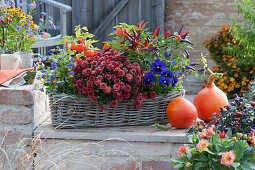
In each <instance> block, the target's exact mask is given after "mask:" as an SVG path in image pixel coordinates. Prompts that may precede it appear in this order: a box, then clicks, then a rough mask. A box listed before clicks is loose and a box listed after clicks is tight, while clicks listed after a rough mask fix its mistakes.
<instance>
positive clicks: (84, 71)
mask: <svg viewBox="0 0 255 170" xmlns="http://www.w3.org/2000/svg"><path fill="white" fill-rule="evenodd" d="M91 73H92V70H91V68H86V69H83V70H82V75H83V76H87V77H88V76H90V75H91Z"/></svg>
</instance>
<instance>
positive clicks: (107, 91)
mask: <svg viewBox="0 0 255 170" xmlns="http://www.w3.org/2000/svg"><path fill="white" fill-rule="evenodd" d="M111 92H112V88H111V87H109V86H107V87H106V88H105V89H104V93H105V94H110V93H111Z"/></svg>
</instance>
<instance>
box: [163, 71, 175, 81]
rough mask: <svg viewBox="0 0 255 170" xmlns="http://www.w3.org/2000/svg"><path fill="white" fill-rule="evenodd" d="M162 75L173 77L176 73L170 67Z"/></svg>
mask: <svg viewBox="0 0 255 170" xmlns="http://www.w3.org/2000/svg"><path fill="white" fill-rule="evenodd" d="M161 76H163V77H166V78H170V79H171V78H173V76H174V73H173V72H172V71H170V70H168V69H165V70H164V71H163V72H162V73H161Z"/></svg>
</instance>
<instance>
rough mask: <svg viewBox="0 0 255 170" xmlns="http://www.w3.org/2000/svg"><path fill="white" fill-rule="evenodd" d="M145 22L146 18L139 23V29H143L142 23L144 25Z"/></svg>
mask: <svg viewBox="0 0 255 170" xmlns="http://www.w3.org/2000/svg"><path fill="white" fill-rule="evenodd" d="M143 22H144V20H142V21H141V22H140V24H138V28H139V29H141V27H142V25H143Z"/></svg>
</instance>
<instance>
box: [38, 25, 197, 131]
mask: <svg viewBox="0 0 255 170" xmlns="http://www.w3.org/2000/svg"><path fill="white" fill-rule="evenodd" d="M145 25H146V24H144V25H143V23H140V24H139V25H138V26H129V25H127V24H121V25H119V26H117V27H116V28H117V29H116V31H115V32H114V33H113V34H117V36H116V39H115V40H113V41H112V42H107V43H106V44H105V45H104V48H103V49H102V50H97V49H94V48H93V46H92V43H94V42H96V41H95V40H92V39H91V38H92V37H93V35H92V34H90V33H89V32H88V30H87V29H86V28H85V27H83V28H80V27H79V26H78V27H76V28H75V33H76V34H75V38H73V37H71V36H66V37H64V38H65V39H64V40H63V41H62V42H61V43H64V42H65V43H66V49H64V50H63V51H62V52H60V53H59V54H57V56H56V57H55V58H53V60H51V61H49V62H51V64H50V66H49V69H48V71H47V70H45V69H43V70H42V75H41V76H39V77H38V78H39V79H42V80H43V79H44V85H45V86H46V91H47V92H50V100H51V102H52V106H51V111H52V120H53V124H54V125H58V126H60V127H84V126H86V127H102V126H121V125H142V124H152V123H155V122H168V120H167V117H166V114H165V110H166V106H167V104H168V103H169V101H170V100H171V99H172V98H173V97H176V96H183V95H184V92H183V91H182V90H183V87H182V82H183V79H184V78H185V75H186V74H187V73H188V72H192V73H193V72H195V70H196V69H195V67H194V66H196V65H198V64H199V63H191V62H190V61H189V54H188V52H187V51H185V55H175V54H172V53H174V49H176V48H182V47H186V45H189V44H192V43H191V42H190V41H188V39H187V34H188V33H184V34H181V30H180V31H179V33H173V34H170V33H167V34H165V35H160V34H159V29H157V30H156V31H155V33H154V35H153V36H152V35H151V34H150V33H149V32H148V31H146V29H145ZM128 32H129V33H128ZM150 37H151V38H150ZM56 51H61V50H60V49H59V50H56V49H55V50H52V51H50V52H51V53H53V54H54V53H56ZM58 56H62V58H58ZM45 62H46V63H47V62H48V59H46V61H44V63H45ZM38 66H39V67H43V66H41V65H40V64H39V65H38ZM43 68H45V67H43ZM67 94H69V95H67ZM77 96H80V97H81V98H77ZM60 105H62V106H66V107H63V109H62V110H61V111H60V110H59V108H60V107H59V106H60ZM64 108H65V109H64ZM138 109H139V110H138ZM63 114H64V117H66V118H69V119H68V120H67V119H65V118H64V117H62V116H63Z"/></svg>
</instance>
